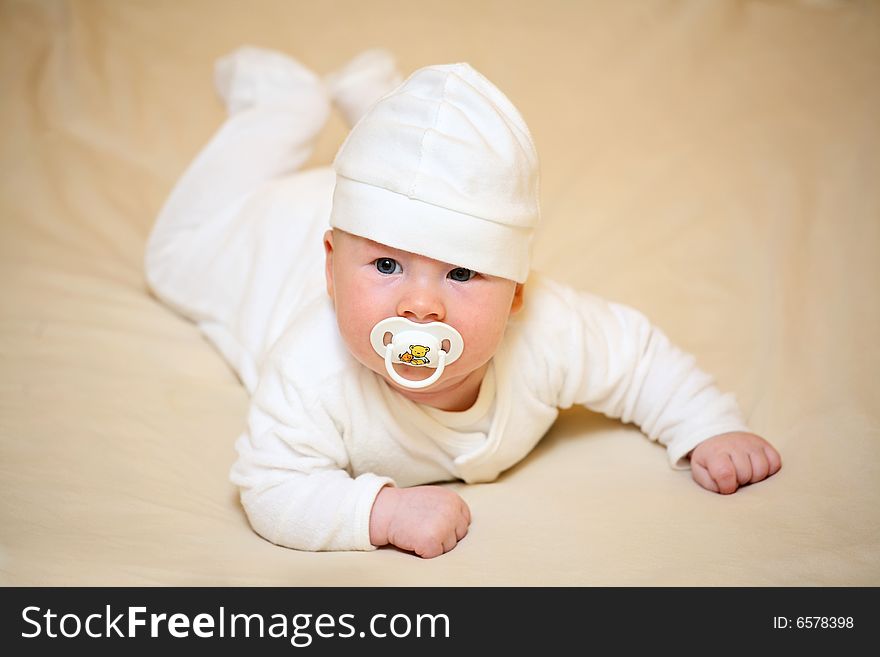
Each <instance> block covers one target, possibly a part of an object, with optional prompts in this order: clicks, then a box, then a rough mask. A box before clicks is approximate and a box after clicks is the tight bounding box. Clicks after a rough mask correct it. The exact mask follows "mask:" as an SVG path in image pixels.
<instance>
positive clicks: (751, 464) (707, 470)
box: [688, 431, 782, 495]
mask: <svg viewBox="0 0 880 657" xmlns="http://www.w3.org/2000/svg"><path fill="white" fill-rule="evenodd" d="M688 456H689V457H690V460H691V476H692V477H693V478H694V481H696V482H697V483H698V484H700V486H702V487H703V488H705V489H706V490H711V491H713V492H715V493H722V494H724V495H727V494H730V493H734V492H736V490H737V488H739V487H740V486H744V485H746V484H754V483H757V482H759V481H761V480H762V479H766V478H767V477H769V476H771V475H774V474H776V473H777V472H779V469H780V468H781V467H782V458H781V457H780V456H779V452H777V451H776V450H775V449H774V448H773V445H771V444H770V443H768V442H767V441H766V440H764V439H763V438H761V437H760V436H756V435H755V434H753V433H746V432H744V431H731V432H728V433H722V434H719V435H717V436H712V437H711V438H709V439H708V440H704V441H703V442H701V443H700V444H699V445H697V446H696V447H695V448H694V449H692V450H691V451H690V453H689V454H688Z"/></svg>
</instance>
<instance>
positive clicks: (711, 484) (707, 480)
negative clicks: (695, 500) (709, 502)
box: [691, 461, 718, 493]
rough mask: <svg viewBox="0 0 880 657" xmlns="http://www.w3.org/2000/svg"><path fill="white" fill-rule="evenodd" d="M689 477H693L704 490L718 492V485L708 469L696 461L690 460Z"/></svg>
mask: <svg viewBox="0 0 880 657" xmlns="http://www.w3.org/2000/svg"><path fill="white" fill-rule="evenodd" d="M691 477H693V479H694V481H696V482H697V483H698V484H700V486H702V487H703V488H705V489H706V490H710V491H712V492H713V493H717V492H718V485H717V484H716V483H715V480H714V479H712V475H710V474H709V471H708V470H706V468H704V467H703V466H702V465H700V464H699V463H697V462H696V461H691Z"/></svg>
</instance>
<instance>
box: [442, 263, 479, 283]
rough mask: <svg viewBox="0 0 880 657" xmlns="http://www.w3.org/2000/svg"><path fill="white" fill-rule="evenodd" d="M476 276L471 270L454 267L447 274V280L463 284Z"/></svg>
mask: <svg viewBox="0 0 880 657" xmlns="http://www.w3.org/2000/svg"><path fill="white" fill-rule="evenodd" d="M476 275H477V272H475V271H474V270H473V269H465V268H464V267H456V268H455V269H453V270H452V271H450V272H449V274H447V276H449V278H451V279H452V280H454V281H458V282H459V283H464V282H465V281H469V280H471V279H472V278H473V277H474V276H476Z"/></svg>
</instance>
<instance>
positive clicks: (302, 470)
mask: <svg viewBox="0 0 880 657" xmlns="http://www.w3.org/2000/svg"><path fill="white" fill-rule="evenodd" d="M322 388H324V387H322V386H309V389H308V390H303V389H302V387H301V386H297V385H295V384H294V382H293V381H292V380H291V379H290V378H289V377H287V376H286V375H285V364H284V361H283V360H280V359H269V360H267V362H266V364H265V367H264V369H263V372H262V375H261V377H260V382H259V384H258V386H257V388H256V390H255V392H254V396H253V398H252V401H251V406H250V410H249V413H248V419H247V428H246V430H245V431H244V433H243V434H242V435H241V436H240V437H239V439H238V440H237V441H236V444H235V447H236V450H237V451H238V460H237V461H236V462H235V464H234V465H233V466H232V470H231V472H230V479H231V480H232V482H233V483H234V484H236V485H238V486H239V489H240V493H241V502H242V506H244V509H245V511H246V513H247V516H248V519H249V521H250V523H251V526H252V527H253V529H254V531H256V532H257V533H258V534H260V535H261V536H263V537H264V538H266V539H267V540H269V541H271V542H272V543H276V544H278V545H283V546H285V547H290V548H295V549H299V550H309V551H321V550H373V549H375V546H373V545H372V544H371V543H370V513H371V511H372V507H373V502H374V501H375V498H376V495H377V494H378V492H379V490H380V489H381V488H382V487H383V486H385V485H387V484H390V485H394V481H393V480H392V479H390V478H388V477H380V476H377V475H374V474H370V473H364V474H361V475H360V476H358V477H356V478H353V477H352V476H351V474H350V468H349V459H348V455H347V451H346V449H345V445H344V442H343V438H342V435H341V433H340V429H339V428H338V426H337V423H336V421H334V418H333V417H332V416H331V413H330V412H329V411H328V409H327V405H326V404H325V403H322V401H321V399H320V398H319V396H318V395H317V393H316V392H314V391H315V390H316V389H322ZM324 389H327V388H324Z"/></svg>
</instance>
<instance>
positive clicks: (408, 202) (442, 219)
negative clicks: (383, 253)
mask: <svg viewBox="0 0 880 657" xmlns="http://www.w3.org/2000/svg"><path fill="white" fill-rule="evenodd" d="M330 225H331V226H332V227H334V228H339V229H340V230H344V231H345V232H347V233H351V234H353V235H358V236H359V237H365V238H367V239H370V240H373V241H374V242H379V243H381V244H387V245H388V246H390V247H393V248H395V249H401V250H403V251H409V252H410V253H416V254H418V255H423V256H426V257H428V258H432V259H434V260H440V261H442V262H448V263H450V264H454V265H455V266H457V267H465V268H466V269H473V270H474V271H476V272H479V273H481V274H488V275H490V276H500V277H501V278H508V279H511V280H514V281H516V282H517V283H525V281H526V279H527V278H528V274H529V250H530V246H531V244H530V243H531V232H532V231H531V230H528V229H524V228H518V227H516V226H510V225H506V224H499V223H496V222H494V221H489V220H487V219H482V218H480V217H475V216H473V215H469V214H465V213H462V212H456V211H455V210H450V209H448V208H443V207H440V206H439V205H433V204H431V203H425V202H424V201H420V200H418V199H414V198H410V197H408V196H406V195H405V194H398V193H397V192H392V191H390V190H388V189H385V188H383V187H377V186H375V185H369V184H367V183H363V182H360V181H358V180H353V179H351V178H346V177H345V176H341V175H339V174H337V175H336V187H335V188H334V190H333V208H332V210H331V212H330Z"/></svg>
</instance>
